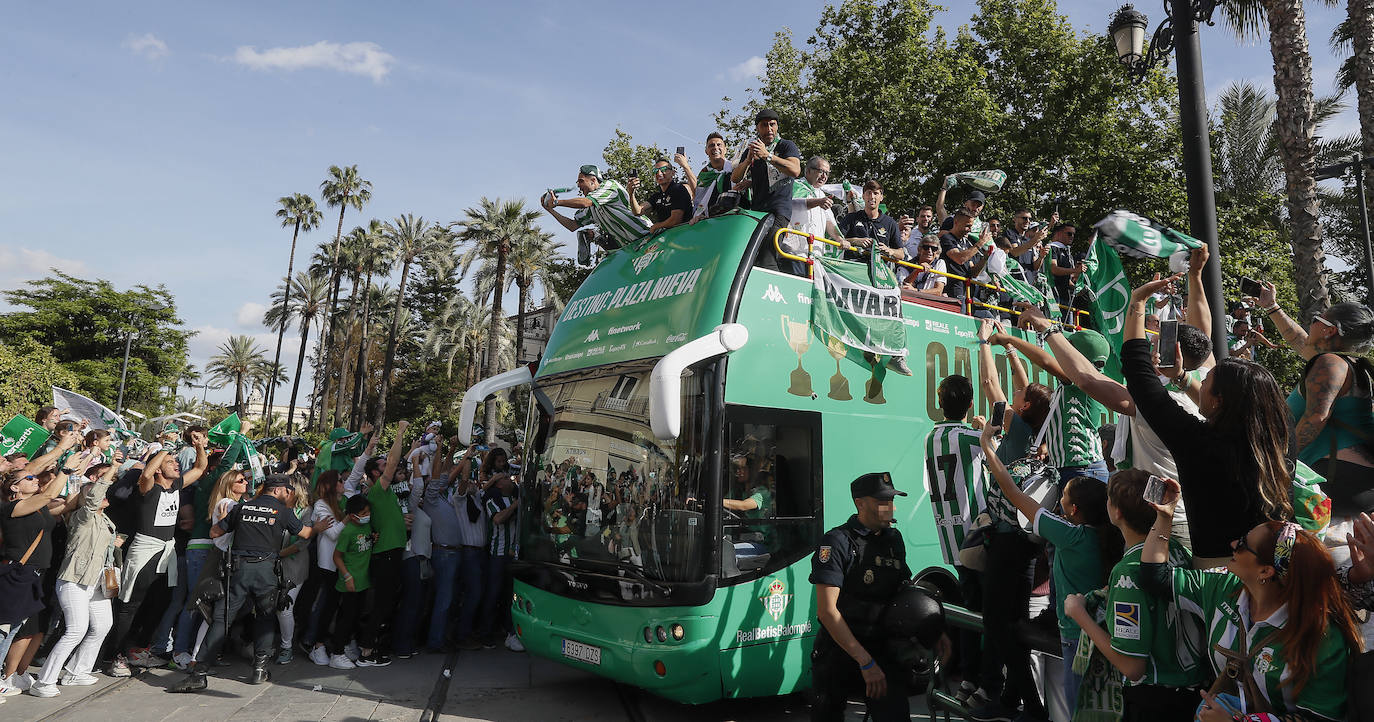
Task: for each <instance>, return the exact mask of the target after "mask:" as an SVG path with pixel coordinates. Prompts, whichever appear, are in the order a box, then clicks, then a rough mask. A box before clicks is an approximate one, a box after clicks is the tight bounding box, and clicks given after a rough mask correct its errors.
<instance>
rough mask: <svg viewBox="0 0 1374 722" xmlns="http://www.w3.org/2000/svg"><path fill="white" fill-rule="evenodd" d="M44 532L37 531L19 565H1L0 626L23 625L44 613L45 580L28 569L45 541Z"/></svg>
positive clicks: (16, 563) (17, 563) (13, 563)
mask: <svg viewBox="0 0 1374 722" xmlns="http://www.w3.org/2000/svg"><path fill="white" fill-rule="evenodd" d="M43 532H44V530H42V529H40V530H38V536H36V537H34V538H33V543H32V544H29V548H28V549H27V550H25V552H24V556H22V557H20V558H19V561H17V562H16V561H10V562H9V563H8V564H0V624H10V625H14V624H20V623H22V622H23V621H24V620H25V619H28V618H29V617H31V616H33V615H34V614H37V613H38V612H40V611H42V610H43V589H42V582H43V577H42V575H39V574H35V573H33V571H32V570H30V569H28V568H26V567H25V565H26V564H28V562H29V557H30V556H33V550H34V549H37V548H38V542H40V541H42V540H43Z"/></svg>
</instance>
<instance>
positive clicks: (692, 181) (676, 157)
mask: <svg viewBox="0 0 1374 722" xmlns="http://www.w3.org/2000/svg"><path fill="white" fill-rule="evenodd" d="M673 162H674V163H677V165H678V167H679V168H681V169H682V179H683V180H685V181H686V183H683V185H685V186H687V192H688V193H690V194H691V195H693V196H695V195H696V194H697V174H696V173H695V172H693V171H692V166H691V164H689V163H688V162H687V156H685V155H681V154H678V153H674V154H673Z"/></svg>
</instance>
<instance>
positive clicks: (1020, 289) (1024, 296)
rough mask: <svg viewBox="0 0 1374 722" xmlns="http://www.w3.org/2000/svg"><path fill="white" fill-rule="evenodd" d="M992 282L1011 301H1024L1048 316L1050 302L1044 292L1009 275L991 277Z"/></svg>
mask: <svg viewBox="0 0 1374 722" xmlns="http://www.w3.org/2000/svg"><path fill="white" fill-rule="evenodd" d="M993 282H994V283H996V284H997V285H999V286H1001V287H1002V288H1003V289H1004V290H1006V292H1007V295H1009V296H1011V300H1013V301H1024V302H1026V303H1029V304H1030V305H1032V306H1035V307H1036V308H1039V309H1041V310H1043V311H1044V312H1045V315H1046V316H1048V315H1050V311H1049V305H1050V300H1049V298H1048V297H1047V296H1046V295H1045V293H1044V291H1042V290H1040V289H1039V288H1036V287H1035V286H1033V285H1031V284H1029V283H1026V282H1025V281H1023V280H1021V279H1019V278H1016V277H1015V276H1012V275H1010V274H998V275H995V276H993Z"/></svg>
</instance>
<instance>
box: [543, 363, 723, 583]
mask: <svg viewBox="0 0 1374 722" xmlns="http://www.w3.org/2000/svg"><path fill="white" fill-rule="evenodd" d="M711 368H712V367H711V366H710V365H709V364H703V366H702V367H696V368H693V369H692V370H691V371H689V373H688V374H687V375H686V376H684V377H683V379H682V411H683V419H682V431H681V435H680V436H679V437H678V438H677V439H674V440H671V441H660V440H658V439H656V438H654V436H653V433H652V432H651V430H650V427H649V373H650V371H652V369H653V361H645V362H641V363H635V364H627V365H623V366H618V367H616V368H615V369H614V371H613V372H612V373H609V374H608V373H607V372H606V369H604V368H603V369H594V370H591V371H588V372H585V373H580V374H573V375H563V376H561V377H559V378H558V379H556V380H555V381H554V382H553V383H538V384H536V385H535V387H534V389H533V397H534V404H533V412H534V413H535V414H537V418H535V419H534V427H533V429H532V435H531V443H530V446H529V458H530V459H531V460H532V463H533V466H532V467H530V468H529V469H528V470H527V471H526V472H525V478H526V479H527V480H528V479H532V480H533V482H534V483H533V485H532V486H527V487H526V488H527V489H529V491H528V492H527V493H526V494H525V495H524V497H525V498H524V500H523V502H522V504H523V512H524V513H523V514H522V517H523V518H524V519H528V520H530V521H529V522H527V523H525V524H523V525H522V527H523V530H522V539H521V551H520V558H521V559H522V560H524V561H527V562H544V563H549V564H552V565H557V566H561V567H565V568H567V567H571V568H575V569H580V570H585V571H591V572H595V573H597V574H600V575H602V577H603V578H606V577H608V576H609V577H610V578H624V580H625V581H624V582H620V581H617V582H616V583H615V584H614V585H613V586H614V587H615V588H616V589H617V590H618V591H616V592H615V595H616V596H619V597H622V598H625V599H627V600H629V597H630V596H633V597H638V596H640V595H644V596H651V595H653V594H655V593H656V592H655V590H658V591H659V592H661V591H662V590H664V589H667V587H665V586H664V585H663V584H662V583H675V582H698V581H701V580H702V578H703V576H704V575H705V572H706V569H705V566H706V565H705V562H704V559H705V556H704V555H705V552H706V549H705V541H706V537H707V534H708V532H707V526H706V520H705V518H704V515H703V509H702V507H701V504H700V501H699V500H700V499H701V498H702V496H703V495H702V492H701V484H702V479H701V470H702V453H703V445H704V439H705V435H704V431H705V429H706V423H707V417H708V413H707V409H706V408H705V404H704V402H703V400H702V388H703V382H702V376H703V375H704V374H709V373H711V370H710V369H711ZM703 369H705V370H703ZM526 483H527V485H528V481H527V482H526ZM632 580H638V583H635V582H633V581H632ZM626 595H629V596H626Z"/></svg>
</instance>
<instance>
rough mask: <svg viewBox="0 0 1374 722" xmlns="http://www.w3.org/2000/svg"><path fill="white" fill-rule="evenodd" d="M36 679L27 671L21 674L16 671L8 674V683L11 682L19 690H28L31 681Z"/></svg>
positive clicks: (31, 684)
mask: <svg viewBox="0 0 1374 722" xmlns="http://www.w3.org/2000/svg"><path fill="white" fill-rule="evenodd" d="M36 681H38V680H36V679H34V678H33V675H31V674H29V673H28V672H25V673H23V674H17V673H16V674H11V675H10V684H13V685H14V686H15V687H17V688H19V691H20V692H27V691H29V688H30V687H32V686H33V683H34V682H36Z"/></svg>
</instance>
